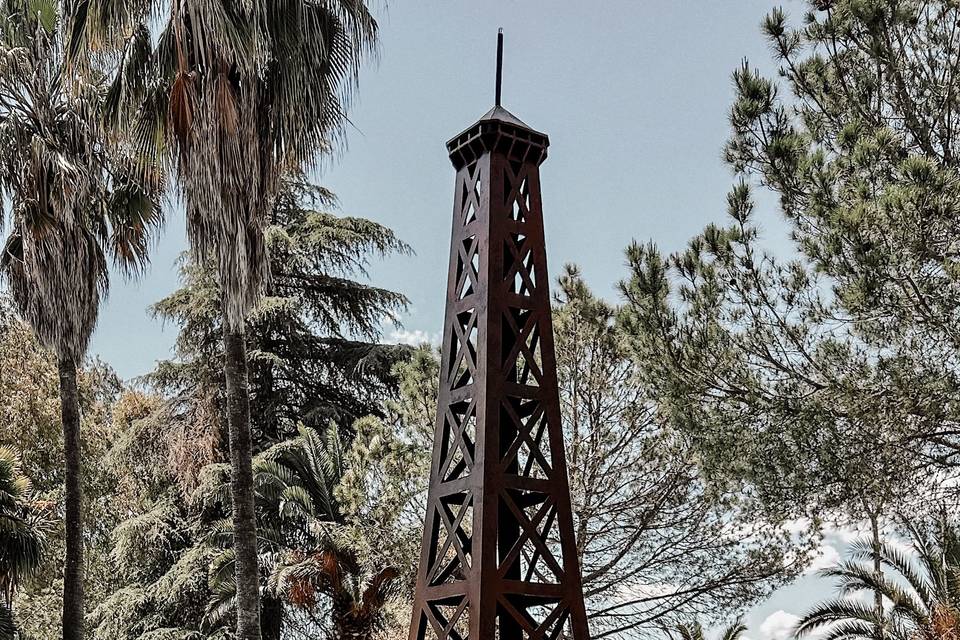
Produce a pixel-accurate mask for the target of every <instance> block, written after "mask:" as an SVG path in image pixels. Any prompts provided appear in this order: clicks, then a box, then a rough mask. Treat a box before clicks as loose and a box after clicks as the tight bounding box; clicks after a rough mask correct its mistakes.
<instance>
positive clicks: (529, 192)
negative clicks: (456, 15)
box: [410, 92, 589, 640]
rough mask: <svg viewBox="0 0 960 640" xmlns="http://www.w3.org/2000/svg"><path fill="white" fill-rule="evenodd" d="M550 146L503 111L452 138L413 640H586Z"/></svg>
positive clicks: (540, 134) (493, 113)
mask: <svg viewBox="0 0 960 640" xmlns="http://www.w3.org/2000/svg"><path fill="white" fill-rule="evenodd" d="M498 93H499V92H498ZM548 144H549V141H548V139H547V136H545V135H544V134H542V133H538V132H536V131H534V130H533V129H531V128H530V127H528V126H527V125H525V124H524V123H523V122H521V121H520V120H518V119H517V118H516V117H515V116H513V115H512V114H510V113H509V112H508V111H506V110H505V109H503V108H502V107H500V106H499V105H498V106H496V107H494V108H493V109H492V110H491V111H490V112H488V113H487V114H486V115H484V116H483V118H481V119H480V120H479V121H478V122H477V123H476V124H474V125H473V126H472V127H470V128H469V129H467V130H466V131H464V132H463V133H461V134H460V135H458V136H457V137H455V138H454V139H453V140H451V141H450V142H449V143H448V144H447V148H448V151H449V153H450V159H451V161H452V162H453V165H454V168H455V169H456V171H457V175H456V190H455V196H454V208H453V233H452V239H451V249H450V267H449V274H448V281H447V303H446V319H445V324H444V336H443V347H442V357H441V373H440V393H439V398H438V406H437V421H436V431H435V439H434V451H433V464H432V468H431V476H430V491H429V496H428V503H427V514H426V520H425V524H424V534H423V547H422V553H421V558H420V567H419V572H418V577H417V587H416V599H415V603H414V610H413V617H412V623H411V629H410V640H424V639H428V638H437V639H442V640H445V639H447V638H451V639H454V640H460V639H462V638H476V639H480V638H483V639H490V640H493V639H494V638H499V639H501V640H522V639H526V638H531V639H540V638H543V639H548V640H553V639H556V638H560V637H565V638H574V639H576V640H587V638H588V637H589V636H588V630H587V621H586V613H585V611H584V605H583V593H582V586H581V577H580V568H579V566H578V562H577V555H576V545H575V540H574V533H573V518H572V514H571V509H570V490H569V486H568V481H567V468H566V460H565V456H564V451H563V433H562V430H561V424H560V403H559V398H558V392H557V373H556V359H555V354H554V343H553V327H552V322H551V317H550V292H549V287H548V283H549V277H548V274H547V257H546V249H545V246H544V237H543V216H542V209H541V201H540V170H539V167H540V164H541V163H542V162H543V161H544V160H545V159H546V156H547V146H548Z"/></svg>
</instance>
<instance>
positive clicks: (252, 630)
mask: <svg viewBox="0 0 960 640" xmlns="http://www.w3.org/2000/svg"><path fill="white" fill-rule="evenodd" d="M223 326H224V328H223V355H224V358H223V359H224V366H223V372H224V378H225V379H226V384H227V423H228V425H229V428H230V463H231V466H232V467H233V473H232V474H231V480H230V489H231V493H232V498H233V546H234V553H235V554H236V558H237V560H236V564H237V570H236V579H237V640H261V636H260V571H259V568H258V567H257V518H256V513H255V512H254V505H253V468H252V461H251V458H252V455H253V447H252V442H251V438H250V387H249V380H248V377H247V348H246V343H245V340H244V335H243V330H242V329H232V328H230V326H229V324H228V323H227V322H224V325H223Z"/></svg>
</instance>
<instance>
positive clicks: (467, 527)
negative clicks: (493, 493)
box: [427, 493, 473, 585]
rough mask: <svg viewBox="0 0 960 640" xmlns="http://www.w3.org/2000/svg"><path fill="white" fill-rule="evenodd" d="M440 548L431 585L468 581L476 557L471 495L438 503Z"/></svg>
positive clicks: (430, 575) (432, 563)
mask: <svg viewBox="0 0 960 640" xmlns="http://www.w3.org/2000/svg"><path fill="white" fill-rule="evenodd" d="M434 527H435V528H436V531H437V535H436V537H435V540H436V541H437V543H436V548H435V549H434V550H433V551H432V553H431V557H430V564H429V565H428V566H429V567H430V570H429V572H428V576H427V577H428V580H429V583H430V584H431V585H439V584H445V583H448V582H457V581H460V580H465V579H466V577H467V574H468V573H469V572H470V556H471V553H472V549H471V543H472V536H471V531H472V528H473V499H472V497H471V495H470V494H469V493H459V494H452V495H449V496H445V497H444V498H443V499H441V500H438V501H437V503H436V507H435V513H434Z"/></svg>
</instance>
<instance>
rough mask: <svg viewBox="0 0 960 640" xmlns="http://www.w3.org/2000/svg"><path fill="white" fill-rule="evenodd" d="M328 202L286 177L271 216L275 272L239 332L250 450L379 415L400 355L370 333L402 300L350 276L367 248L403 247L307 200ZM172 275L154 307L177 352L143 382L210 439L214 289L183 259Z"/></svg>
mask: <svg viewBox="0 0 960 640" xmlns="http://www.w3.org/2000/svg"><path fill="white" fill-rule="evenodd" d="M333 204H334V200H333V198H332V196H331V195H330V194H328V193H326V192H325V191H323V190H322V189H319V188H317V187H314V186H312V185H310V184H308V183H306V182H304V181H302V180H300V179H297V180H290V181H289V182H288V183H287V190H285V191H284V192H283V194H282V195H281V197H279V198H278V200H277V203H276V207H275V210H274V212H273V214H272V216H271V217H270V219H269V222H270V224H269V227H268V229H267V238H268V246H269V250H270V259H271V271H272V273H273V278H272V281H271V284H270V287H269V289H268V291H267V294H266V296H265V297H264V299H263V301H262V302H261V304H260V305H258V306H257V307H256V308H255V309H254V310H253V311H252V312H251V314H250V318H249V322H248V327H247V331H246V336H247V343H248V349H249V352H250V353H249V358H250V374H249V375H250V381H251V389H252V394H251V412H252V415H253V416H254V424H255V429H257V431H258V434H259V435H258V437H257V438H256V441H257V443H256V446H257V447H258V450H262V449H263V448H264V447H266V446H268V445H269V444H271V443H273V442H277V441H280V440H282V439H284V438H286V437H290V436H293V435H295V434H296V432H297V425H298V423H301V422H302V423H304V424H306V425H308V426H312V427H315V428H321V429H323V428H325V427H326V425H327V423H328V422H329V421H330V420H334V421H335V422H337V423H338V424H339V425H340V426H341V427H343V428H348V427H349V425H350V424H351V423H352V422H353V421H354V420H356V419H358V418H361V417H363V416H365V415H370V414H377V413H380V411H381V410H380V407H379V401H380V399H381V398H382V397H383V395H384V393H386V392H387V391H389V390H390V388H391V387H392V385H393V382H392V380H393V376H392V374H391V372H390V370H391V367H392V366H393V364H394V362H396V361H397V359H398V358H401V357H403V354H404V349H402V348H396V347H391V346H387V345H381V344H377V343H376V342H375V340H376V338H377V337H378V336H379V331H380V327H381V323H382V322H384V320H386V319H389V318H393V317H395V316H396V314H397V313H398V312H399V311H400V310H402V309H403V308H405V306H406V299H405V298H404V297H403V296H402V295H399V294H396V293H394V292H391V291H387V290H384V289H380V288H377V287H373V286H370V285H368V284H365V283H363V282H359V281H357V280H355V279H354V278H357V277H361V278H362V277H365V276H366V266H367V264H368V260H369V259H370V258H371V257H380V256H383V255H385V254H387V253H391V252H397V251H399V252H407V251H408V248H407V246H406V245H405V244H403V243H402V242H400V241H399V240H398V239H397V238H396V237H395V236H394V235H393V233H392V232H391V231H390V230H389V229H386V228H385V227H383V226H381V225H378V224H376V223H373V222H369V221H367V220H362V219H359V218H349V217H344V218H340V217H337V216H335V215H333V214H331V213H328V212H327V211H325V210H322V209H318V208H317V207H321V206H332V205H333ZM182 275H183V279H184V287H183V288H181V289H180V290H178V291H177V292H175V293H173V294H172V295H170V296H168V297H167V298H165V299H163V300H161V301H160V302H159V303H157V304H156V305H155V306H154V312H155V313H156V314H157V315H158V316H159V317H161V318H163V319H164V320H166V321H172V322H175V323H177V324H178V325H179V326H180V335H179V336H178V340H177V347H176V348H177V353H178V358H179V359H178V361H176V362H163V363H161V364H160V365H159V367H158V369H157V371H155V372H154V373H153V374H152V375H151V376H150V377H149V379H150V380H151V382H153V383H154V384H156V385H157V386H158V387H159V388H160V389H163V390H164V391H165V392H166V393H168V394H171V395H173V396H174V397H175V398H177V400H178V406H177V407H176V411H175V419H177V420H181V419H183V420H186V421H191V422H193V423H194V430H195V434H194V435H195V436H196V435H199V433H200V432H203V433H206V434H208V435H215V436H216V437H219V435H220V431H221V425H220V424H219V419H218V417H217V416H218V415H219V414H220V409H219V407H221V406H222V402H223V390H222V388H221V387H222V382H221V374H220V368H221V365H220V362H221V361H222V355H221V354H222V350H221V349H222V347H221V345H220V342H221V335H222V328H221V324H220V322H221V320H220V311H219V298H220V295H221V292H220V288H219V287H218V285H217V283H216V279H215V278H214V277H213V276H212V274H210V273H209V272H206V271H203V270H201V269H198V268H197V267H195V266H191V265H189V264H185V265H184V267H183V270H182Z"/></svg>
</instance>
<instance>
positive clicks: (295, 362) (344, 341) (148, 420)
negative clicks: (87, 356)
mask: <svg viewBox="0 0 960 640" xmlns="http://www.w3.org/2000/svg"><path fill="white" fill-rule="evenodd" d="M334 204H335V203H334V200H333V197H332V196H331V195H330V194H329V193H327V192H326V191H324V190H322V189H320V188H317V187H314V186H311V185H309V184H307V183H305V182H302V181H298V180H292V181H290V182H288V183H287V190H285V191H284V192H283V194H282V196H281V197H280V198H278V200H277V202H276V207H275V210H274V211H273V213H272V214H271V216H270V217H269V226H268V228H267V242H268V243H269V247H270V256H271V261H272V262H271V268H272V270H273V273H274V277H273V278H272V280H271V282H270V285H269V289H268V291H267V295H266V296H265V297H264V298H263V300H262V303H261V304H259V305H258V306H257V307H256V308H255V309H254V310H253V311H252V312H251V314H250V316H249V322H248V325H247V330H246V333H247V341H248V344H249V347H250V349H249V360H250V374H249V381H250V390H251V424H252V426H253V434H254V449H255V450H256V451H257V452H258V455H257V457H256V458H255V461H254V490H255V502H256V512H257V517H258V528H259V541H258V547H259V557H260V565H261V567H263V583H262V593H263V610H264V612H265V613H264V620H265V622H264V636H265V637H266V638H278V637H279V636H278V635H276V634H278V633H279V631H280V629H283V630H284V631H283V632H284V633H286V634H288V635H290V634H296V633H300V634H304V633H313V632H315V631H316V630H317V627H316V624H317V623H316V620H317V619H318V618H317V616H319V615H320V614H319V613H318V612H319V611H320V609H316V607H321V609H322V607H323V606H325V604H324V603H326V602H327V600H328V599H329V598H328V597H327V596H323V597H322V598H321V600H323V601H322V602H319V603H317V604H316V607H313V606H311V607H306V608H304V607H303V606H301V604H302V603H301V604H298V603H296V602H294V601H292V600H290V598H288V597H287V593H288V591H289V588H288V586H287V583H286V581H285V579H283V580H281V579H280V578H276V576H278V575H280V574H281V573H282V572H283V571H284V570H285V568H287V567H290V566H294V565H298V566H302V565H303V563H305V562H307V563H308V562H309V559H310V558H313V557H315V556H316V554H319V553H323V552H327V551H331V550H333V549H336V550H337V553H338V554H339V555H338V557H344V558H356V557H357V552H356V551H355V550H354V547H352V546H351V541H352V539H353V536H354V535H355V533H356V532H355V530H352V529H350V526H349V525H348V524H347V520H348V512H345V511H344V507H343V502H342V501H341V500H340V498H338V496H337V493H336V492H337V485H338V484H339V482H340V480H341V478H342V477H343V476H344V474H345V473H347V472H348V466H347V462H346V454H347V452H348V451H351V450H352V447H353V444H352V443H354V442H356V441H357V439H356V438H355V437H354V434H355V433H356V429H359V428H360V427H357V428H356V429H355V428H354V426H353V423H354V421H355V420H356V419H357V418H360V417H361V416H368V415H371V414H374V415H375V414H380V415H384V414H385V409H384V401H385V400H386V398H387V397H388V396H389V395H390V394H391V393H392V392H393V390H394V389H395V388H396V386H397V376H396V374H395V373H393V369H394V367H395V366H399V365H398V363H400V362H402V360H403V359H404V358H405V357H406V354H407V350H406V349H404V348H400V347H394V346H389V345H380V344H377V342H376V339H377V338H378V337H379V331H380V327H381V323H382V322H383V321H384V319H385V318H389V317H393V315H394V314H395V313H396V312H397V311H399V310H401V309H402V308H403V306H404V305H405V303H406V302H405V299H404V298H403V297H402V296H400V295H398V294H395V293H392V292H390V291H386V290H383V289H378V288H376V287H372V286H369V285H367V284H365V283H363V282H360V281H358V280H357V279H355V278H357V277H358V276H359V277H364V276H365V275H366V271H365V268H366V265H367V261H368V260H369V259H370V258H371V257H379V256H381V255H383V254H385V253H387V252H392V251H407V248H406V246H405V245H404V244H402V243H401V242H399V241H398V240H397V239H396V238H395V237H394V236H393V234H392V233H391V232H390V231H389V230H388V229H385V228H384V227H382V226H380V225H377V224H375V223H371V222H368V221H365V220H361V219H356V218H340V217H337V216H335V215H333V214H330V213H328V212H327V211H325V210H323V209H321V207H331V206H333V205H334ZM182 274H183V277H184V286H183V287H182V288H181V289H180V290H178V291H176V292H175V293H173V294H172V295H171V296H168V297H167V298H165V299H164V300H162V301H161V302H159V303H158V304H157V305H156V306H155V312H156V313H157V314H158V315H160V316H161V317H163V318H164V319H166V320H170V321H173V322H176V323H177V324H178V325H179V327H180V335H179V337H178V340H177V345H176V349H177V356H178V357H177V360H175V361H170V362H162V363H160V364H159V366H158V368H157V370H156V371H154V372H153V373H152V374H151V375H150V376H148V377H147V380H148V381H149V382H151V383H153V385H154V386H155V388H157V389H158V390H160V391H162V392H163V393H164V398H163V399H162V400H161V399H159V398H156V397H153V396H150V395H149V394H141V393H127V394H125V395H124V396H123V398H122V400H121V402H120V405H119V406H120V407H121V408H120V409H118V410H117V413H119V414H121V415H123V416H125V418H124V419H123V424H124V428H123V429H122V431H121V434H120V436H119V437H118V438H117V439H116V441H115V443H114V446H113V448H112V449H111V451H110V456H109V459H110V461H111V464H113V465H115V466H116V475H117V476H118V478H120V479H121V484H120V487H121V492H120V496H119V499H120V501H121V502H122V503H123V504H124V505H127V507H128V509H129V513H130V515H129V516H128V517H127V518H125V520H124V521H123V522H122V523H120V524H119V526H117V527H116V529H115V530H114V533H113V548H112V558H113V560H114V562H115V566H116V567H118V569H119V570H120V572H121V576H122V579H121V586H120V587H119V588H118V589H116V590H115V592H114V593H113V594H112V595H111V596H110V598H108V599H105V600H104V602H103V603H102V604H101V605H100V606H99V607H98V608H97V610H96V611H95V612H94V614H93V615H92V616H91V617H92V620H93V622H94V624H95V625H96V632H95V633H96V636H95V637H97V638H103V639H104V640H106V639H107V638H110V640H114V639H115V638H124V639H128V640H143V638H146V637H153V636H151V635H150V634H161V635H159V636H158V637H166V636H163V635H162V634H180V633H182V634H187V635H188V637H189V634H202V637H205V638H206V637H211V638H212V637H221V636H229V634H230V633H232V628H233V622H232V620H233V619H234V615H235V614H234V611H235V605H236V602H235V598H236V584H235V579H234V568H235V566H236V565H235V556H234V553H233V549H232V532H233V529H232V524H231V522H230V518H229V516H230V505H231V502H230V483H229V476H230V466H229V464H226V463H225V462H224V460H226V456H227V450H226V434H225V432H226V425H225V424H224V420H223V419H222V417H221V416H222V415H223V411H224V401H225V391H224V388H223V379H222V374H221V367H222V360H223V355H222V346H221V341H222V325H221V321H222V315H221V311H220V302H219V301H220V296H221V295H222V294H221V290H220V287H219V286H218V284H217V279H216V278H215V277H213V275H212V274H211V273H210V272H208V271H204V270H203V269H200V268H198V267H197V266H196V265H192V264H189V263H185V264H184V266H183V270H182ZM367 420H371V419H370V418H368V419H367ZM361 424H362V423H361ZM348 532H352V533H348ZM347 566H349V567H350V571H347V574H349V575H350V576H351V578H350V580H351V581H352V582H351V584H353V585H361V584H364V582H365V577H369V578H370V579H371V580H373V579H375V578H376V576H377V574H378V573H379V572H380V571H382V570H383V569H384V568H385V567H389V564H386V565H382V566H381V567H379V568H377V569H375V570H370V569H369V567H371V566H373V565H372V564H369V563H366V562H361V561H360V560H351V561H350V562H348V563H347ZM304 580H307V583H309V584H311V585H313V586H312V588H313V589H315V590H317V594H318V596H322V595H323V594H324V593H328V591H323V590H322V589H321V587H322V586H323V585H324V584H326V583H324V582H323V581H322V580H320V579H319V577H316V576H314V578H310V579H309V580H308V579H307V578H306V577H305V578H304ZM307 583H304V584H307ZM358 594H360V592H358ZM361 597H362V594H361V595H358V598H361ZM324 598H327V599H324ZM303 637H307V636H303Z"/></svg>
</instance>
